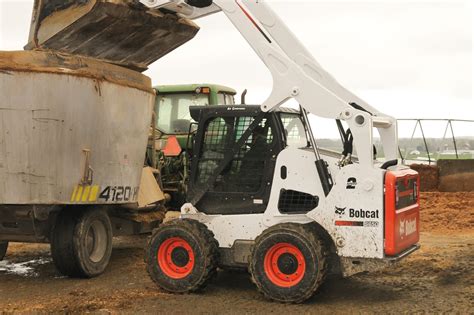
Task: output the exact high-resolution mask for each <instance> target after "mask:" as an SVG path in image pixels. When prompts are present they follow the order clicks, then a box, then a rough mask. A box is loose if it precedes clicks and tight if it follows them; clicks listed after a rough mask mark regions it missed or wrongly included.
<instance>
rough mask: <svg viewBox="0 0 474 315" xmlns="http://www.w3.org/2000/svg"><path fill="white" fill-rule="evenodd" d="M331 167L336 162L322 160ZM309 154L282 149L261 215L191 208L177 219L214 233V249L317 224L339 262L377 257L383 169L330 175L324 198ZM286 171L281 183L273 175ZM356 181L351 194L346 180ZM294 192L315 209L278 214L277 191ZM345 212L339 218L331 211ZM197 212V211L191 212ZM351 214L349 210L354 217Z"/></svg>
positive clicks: (357, 169)
mask: <svg viewBox="0 0 474 315" xmlns="http://www.w3.org/2000/svg"><path fill="white" fill-rule="evenodd" d="M324 159H325V160H327V161H329V162H330V164H331V165H335V162H336V160H334V159H333V158H330V157H324ZM314 162H315V160H314V154H313V153H312V152H311V151H309V150H302V149H296V148H291V147H288V148H287V149H285V150H283V151H282V152H281V153H280V154H279V155H278V157H277V163H276V167H275V174H274V178H273V184H272V190H271V195H270V200H269V204H268V207H267V209H266V210H265V213H263V214H248V215H205V214H203V213H201V212H199V211H198V212H197V213H189V211H188V209H190V208H192V206H191V205H185V206H184V207H183V209H182V217H183V218H192V219H196V220H199V221H201V222H203V223H205V224H206V225H207V226H208V227H209V229H210V230H211V231H213V232H214V234H215V237H216V239H217V241H218V242H219V246H220V247H227V248H228V247H232V245H233V244H234V242H235V241H236V240H254V239H255V238H256V237H257V236H258V235H260V234H261V233H262V231H263V230H265V229H267V228H268V227H270V226H273V225H276V224H279V223H284V222H299V223H310V222H313V221H315V222H317V223H318V224H320V225H321V226H322V227H323V228H324V229H325V230H326V231H327V232H328V233H329V235H330V236H331V237H332V239H333V241H334V243H335V244H336V245H337V251H338V254H339V255H340V256H344V257H364V258H383V173H384V171H383V170H380V169H374V170H373V174H367V171H365V170H364V169H363V168H361V167H360V166H359V165H357V164H352V165H349V166H346V167H345V168H343V169H342V170H341V171H339V172H337V173H336V174H334V173H333V176H334V182H335V184H334V186H333V188H332V190H331V192H330V193H329V195H328V197H327V198H324V193H323V191H322V188H321V185H320V183H319V181H318V180H315V179H318V178H319V177H318V173H317V171H316V167H315V164H314ZM283 165H284V166H286V167H287V169H288V175H287V178H286V179H284V180H283V179H281V178H280V176H279V174H280V172H279V170H280V168H281V166H283ZM351 177H352V178H356V179H357V184H356V185H355V188H354V189H347V180H348V178H351ZM281 189H286V190H290V189H291V190H296V191H300V192H304V193H308V194H311V195H315V196H319V197H320V202H319V205H318V207H317V208H315V209H314V210H313V211H311V212H309V213H307V214H296V215H295V214H293V215H290V214H282V213H280V212H279V211H278V198H279V195H280V190H281ZM335 207H338V208H345V211H344V213H343V214H341V215H339V214H337V213H336V208H335ZM350 209H353V210H357V212H358V213H360V209H363V210H364V211H377V213H378V218H367V219H365V218H358V217H354V216H353V217H351V216H350V214H351V212H350ZM197 210H199V209H197ZM355 212H356V211H353V213H355ZM338 220H343V221H356V222H370V223H365V224H366V226H336V225H335V222H336V221H338Z"/></svg>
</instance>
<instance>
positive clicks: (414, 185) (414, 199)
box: [385, 169, 420, 256]
mask: <svg viewBox="0 0 474 315" xmlns="http://www.w3.org/2000/svg"><path fill="white" fill-rule="evenodd" d="M397 190H398V193H397ZM397 195H398V196H397ZM419 196H420V176H419V175H418V173H417V172H416V171H413V170H410V169H408V170H402V171H396V172H392V171H388V172H387V173H386V175H385V254H386V255H388V256H393V255H397V254H399V253H400V252H402V251H403V250H405V249H407V248H408V247H410V246H412V245H414V244H416V243H418V241H419V240H420V197H419ZM401 198H402V199H401ZM403 198H404V199H403Z"/></svg>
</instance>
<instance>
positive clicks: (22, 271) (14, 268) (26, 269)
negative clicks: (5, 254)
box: [0, 258, 51, 277]
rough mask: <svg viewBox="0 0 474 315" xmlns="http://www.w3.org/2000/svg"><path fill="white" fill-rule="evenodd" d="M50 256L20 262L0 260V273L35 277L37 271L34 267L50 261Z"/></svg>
mask: <svg viewBox="0 0 474 315" xmlns="http://www.w3.org/2000/svg"><path fill="white" fill-rule="evenodd" d="M50 262H51V259H50V258H39V259H33V260H30V261H26V262H21V263H13V262H10V261H8V260H3V261H0V273H1V272H4V273H6V274H12V275H17V276H23V277H37V276H38V273H37V272H36V271H35V267H38V266H40V265H44V264H47V263H50Z"/></svg>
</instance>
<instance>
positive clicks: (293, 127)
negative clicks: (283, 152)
mask: <svg viewBox="0 0 474 315" xmlns="http://www.w3.org/2000/svg"><path fill="white" fill-rule="evenodd" d="M280 118H281V122H282V124H283V128H284V130H285V134H286V145H287V146H294V147H297V148H304V147H307V146H308V139H307V137H306V130H305V128H304V125H303V122H302V121H301V118H300V116H299V115H298V114H285V113H282V114H280Z"/></svg>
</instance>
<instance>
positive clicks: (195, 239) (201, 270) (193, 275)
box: [145, 219, 219, 293]
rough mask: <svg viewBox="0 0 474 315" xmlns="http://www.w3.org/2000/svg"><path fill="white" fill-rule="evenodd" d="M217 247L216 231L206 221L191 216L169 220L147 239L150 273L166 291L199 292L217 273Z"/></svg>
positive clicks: (147, 257)
mask: <svg viewBox="0 0 474 315" xmlns="http://www.w3.org/2000/svg"><path fill="white" fill-rule="evenodd" d="M218 248H219V245H218V243H217V241H216V239H215V238H214V234H213V233H212V232H211V231H210V230H209V229H208V228H207V227H206V226H205V225H204V224H202V223H200V222H198V221H195V220H189V219H177V220H173V221H170V222H167V223H165V224H162V225H161V226H160V227H159V228H158V229H156V230H155V231H154V232H153V235H152V236H151V238H150V241H149V242H148V246H147V249H146V257H145V260H146V264H147V271H148V274H149V275H150V277H151V279H152V280H153V281H154V282H155V283H156V284H157V285H158V286H159V287H160V288H162V289H163V290H165V291H168V292H173V293H189V292H194V291H197V290H199V289H202V288H204V287H205V286H206V284H207V283H208V281H209V280H210V279H211V278H212V277H213V276H214V275H215V274H216V270H217V261H218Z"/></svg>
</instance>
